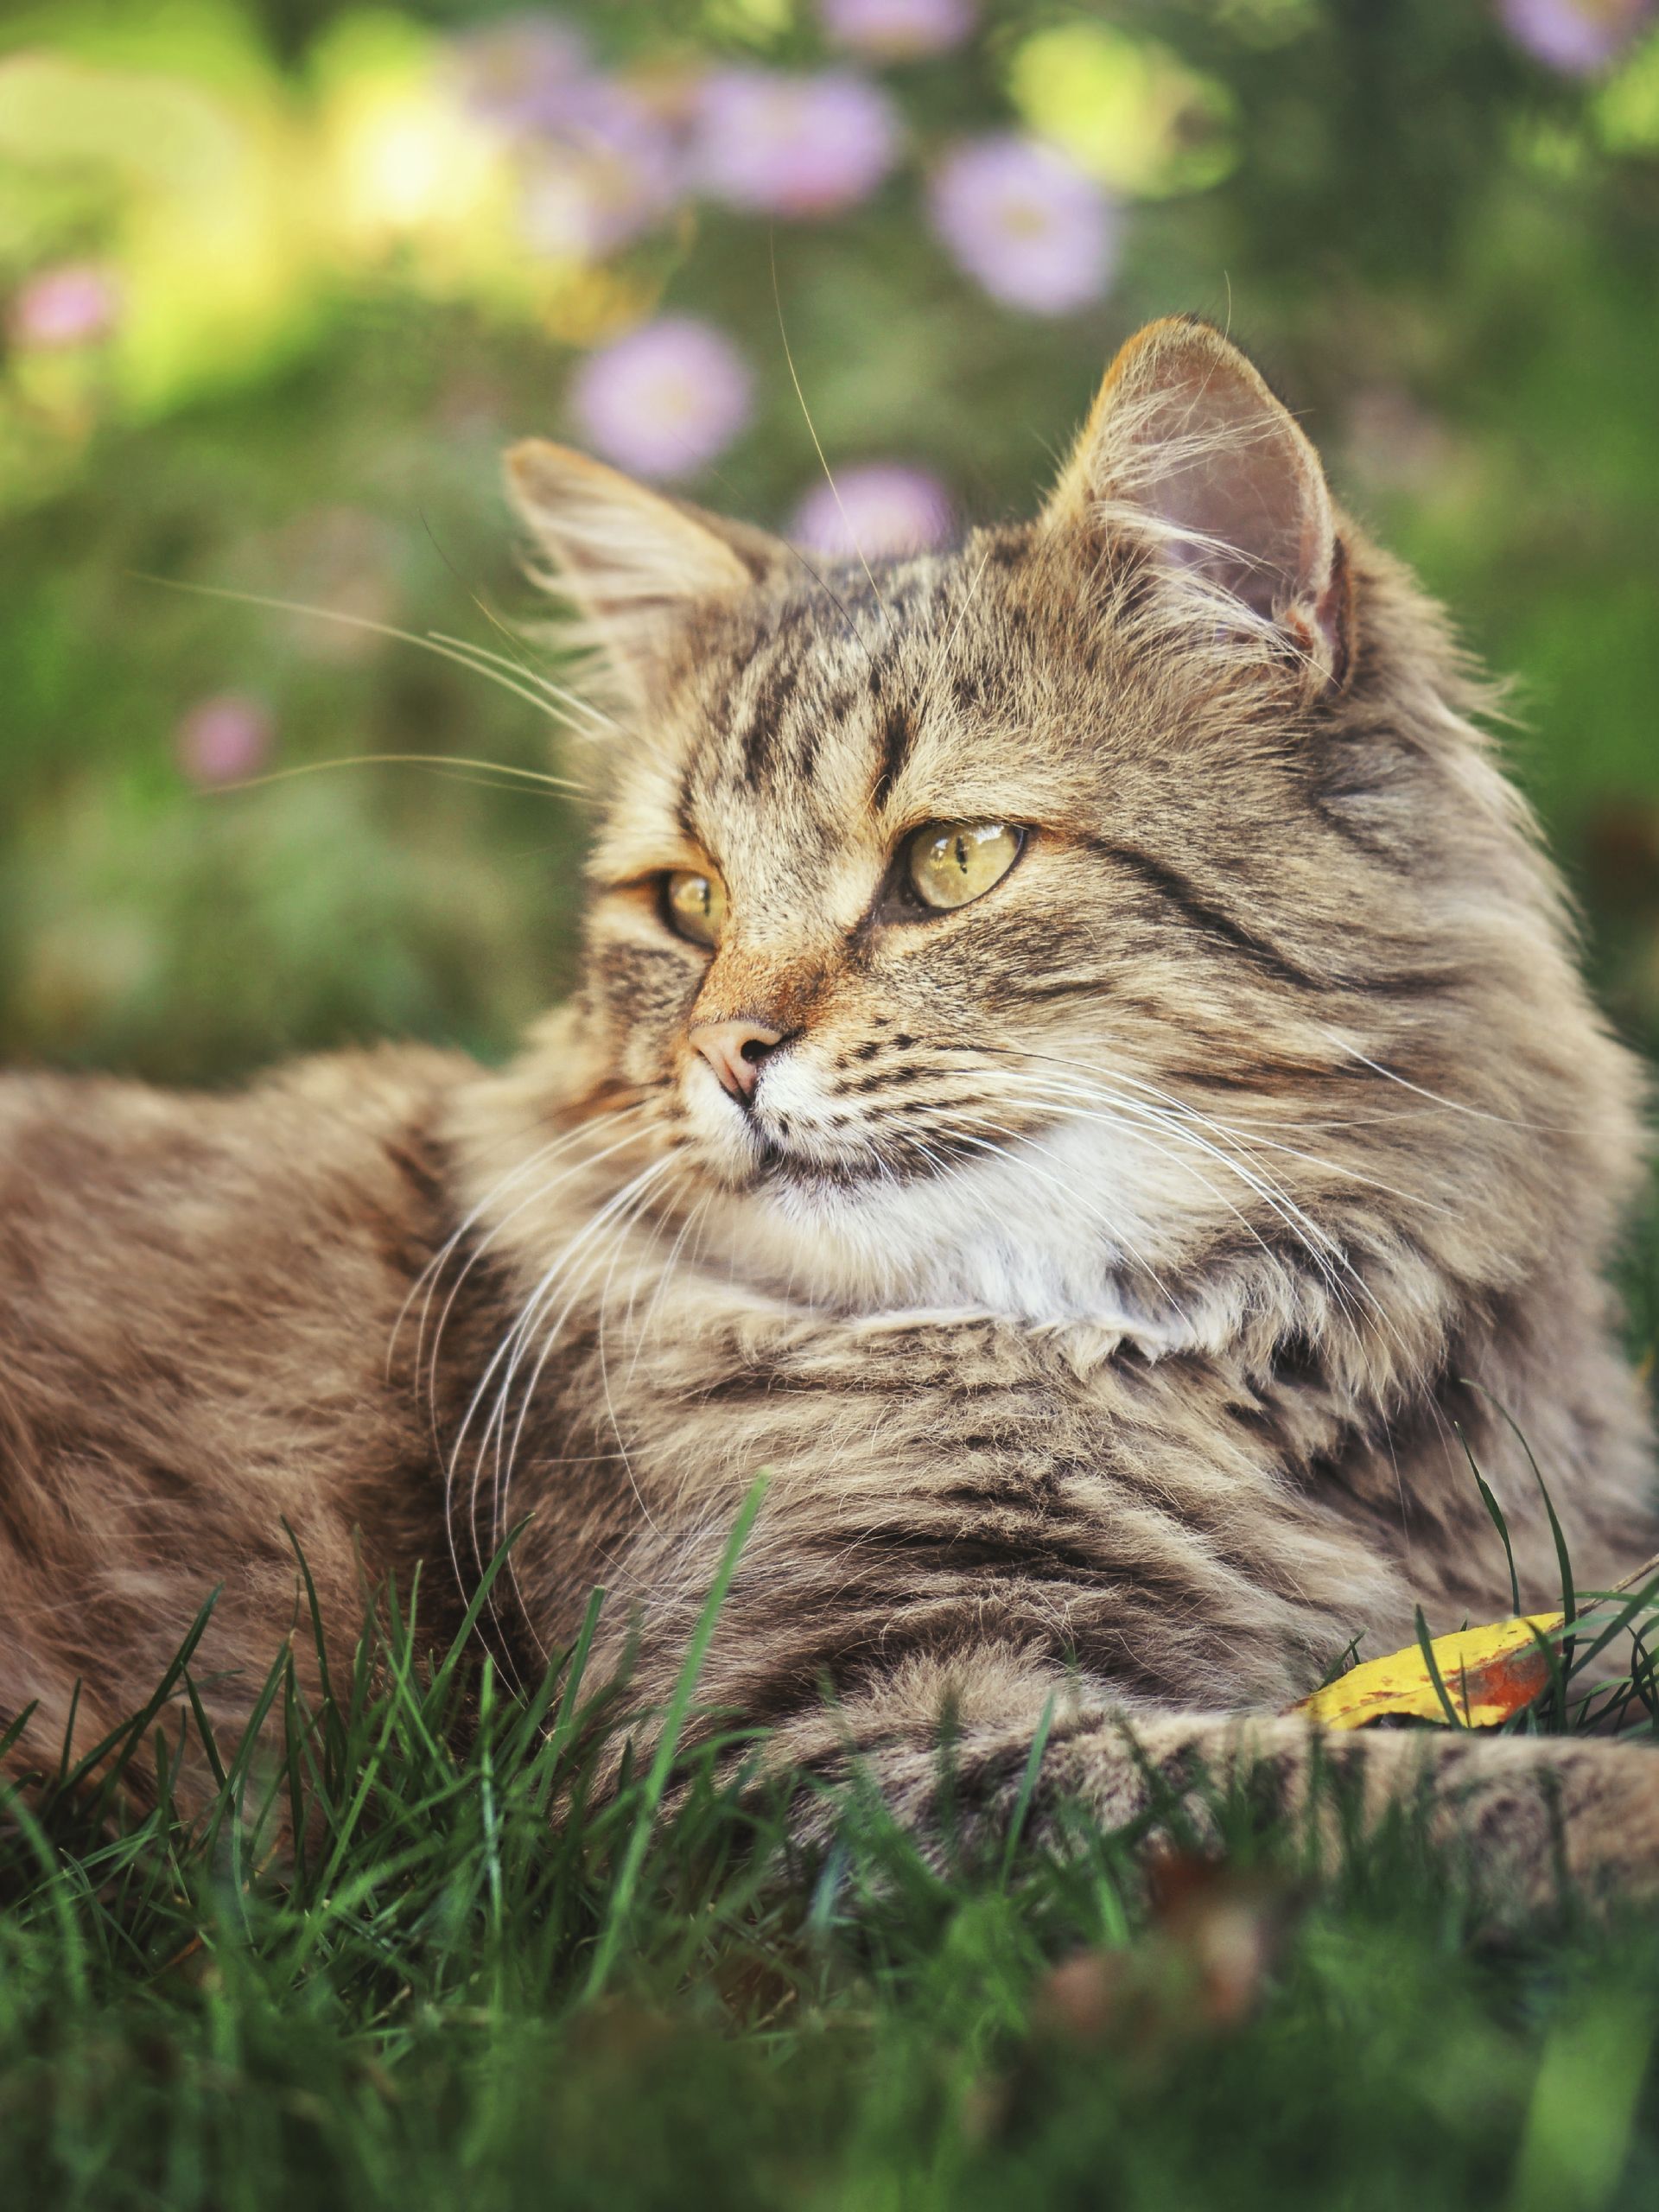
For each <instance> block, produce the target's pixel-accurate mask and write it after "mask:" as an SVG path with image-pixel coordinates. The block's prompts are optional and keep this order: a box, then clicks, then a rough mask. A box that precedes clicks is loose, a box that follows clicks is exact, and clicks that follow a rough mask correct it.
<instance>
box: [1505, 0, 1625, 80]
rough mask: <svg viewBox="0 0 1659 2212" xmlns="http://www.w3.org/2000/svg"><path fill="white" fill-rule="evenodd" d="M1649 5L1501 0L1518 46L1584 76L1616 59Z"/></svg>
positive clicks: (1578, 0) (1604, 0)
mask: <svg viewBox="0 0 1659 2212" xmlns="http://www.w3.org/2000/svg"><path fill="white" fill-rule="evenodd" d="M1653 10H1654V0H1501V4H1500V7H1499V10H1498V12H1499V14H1500V15H1501V16H1502V17H1503V23H1504V27H1505V29H1507V30H1508V32H1509V34H1510V37H1511V38H1513V39H1514V40H1515V41H1516V44H1517V45H1520V46H1524V47H1525V48H1526V49H1527V51H1528V53H1529V54H1535V55H1536V56H1537V58H1538V60H1540V61H1547V62H1548V64H1549V66H1550V67H1551V68H1552V69H1560V70H1561V71H1563V72H1564V73H1566V74H1567V75H1568V76H1571V77H1588V76H1591V75H1593V73H1595V72H1596V71H1597V70H1598V69H1602V68H1605V67H1606V65H1607V64H1608V63H1609V62H1610V61H1611V60H1616V59H1617V57H1618V55H1619V54H1622V53H1623V52H1624V48H1626V47H1627V46H1628V45H1629V44H1630V41H1631V40H1632V39H1633V38H1635V36H1636V35H1637V32H1638V31H1639V30H1640V29H1641V28H1642V26H1643V23H1644V22H1646V21H1647V20H1648V18H1649V16H1651V15H1652V13H1653Z"/></svg>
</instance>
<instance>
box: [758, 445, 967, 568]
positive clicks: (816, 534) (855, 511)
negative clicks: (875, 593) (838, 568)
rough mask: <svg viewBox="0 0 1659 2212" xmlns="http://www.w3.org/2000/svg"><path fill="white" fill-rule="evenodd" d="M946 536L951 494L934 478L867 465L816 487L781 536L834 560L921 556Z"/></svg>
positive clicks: (901, 467)
mask: <svg viewBox="0 0 1659 2212" xmlns="http://www.w3.org/2000/svg"><path fill="white" fill-rule="evenodd" d="M949 535H950V493H948V492H947V491H946V490H945V488H944V485H943V484H941V483H940V481H939V480H938V477H937V476H934V475H931V474H929V472H928V471H927V470H926V469H925V468H917V467H912V465H911V464H910V463H909V462H907V461H866V462H865V463H864V464H863V466H862V467H859V468H845V469H842V471H841V473H840V474H838V475H837V477H836V484H835V489H834V491H831V489H830V488H829V485H828V484H818V485H815V486H814V487H813V488H812V490H811V491H810V492H809V493H807V494H806V496H805V498H804V499H803V500H802V501H801V503H800V505H798V507H797V508H796V510H795V512H794V513H793V515H792V516H791V518H790V520H789V524H788V527H787V529H786V531H785V536H786V537H790V538H791V539H792V540H793V541H794V543H796V544H798V545H804V546H805V547H806V549H807V550H808V551H809V552H814V553H827V554H828V555H829V556H830V558H831V559H832V560H856V559H858V558H859V557H860V556H862V558H863V559H865V560H867V561H875V560H880V559H882V558H884V557H886V556H894V555H899V554H903V553H924V552H925V551H926V550H928V548H929V547H930V546H933V545H938V544H939V543H941V542H942V541H943V540H944V538H946V537H949Z"/></svg>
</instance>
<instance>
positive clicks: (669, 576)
mask: <svg viewBox="0 0 1659 2212" xmlns="http://www.w3.org/2000/svg"><path fill="white" fill-rule="evenodd" d="M506 475H507V491H508V494H509V496H510V498H511V499H512V504H513V505H514V507H515V508H516V509H517V511H518V515H519V518H520V519H521V520H522V521H523V522H524V524H525V525H526V527H527V528H528V529H529V531H530V533H531V538H532V540H533V541H534V543H535V546H536V548H537V552H538V553H539V555H540V556H542V564H543V565H542V571H541V573H542V580H543V582H545V583H546V584H547V585H548V587H549V588H550V589H551V590H553V591H555V592H556V593H557V594H558V595H559V596H560V597H561V598H563V599H565V600H568V601H569V602H570V604H571V605H572V606H573V607H574V608H575V612H576V614H577V617H578V620H579V626H580V627H579V632H578V635H579V639H580V640H581V641H582V642H584V643H586V644H588V645H592V646H594V647H595V648H597V649H598V650H599V652H601V653H602V655H603V656H604V658H605V660H606V661H607V664H609V668H610V671H611V672H612V674H613V677H615V679H616V680H617V682H618V683H619V684H620V686H621V689H622V690H623V692H624V694H625V696H627V697H629V698H631V699H632V700H634V701H636V702H639V701H641V700H643V699H645V697H646V696H649V693H650V690H651V688H652V671H653V669H654V668H655V666H656V665H657V664H658V663H659V661H660V659H661V657H662V656H663V654H664V652H667V651H669V650H671V648H672V645H673V642H674V639H675V636H676V633H677V631H678V630H679V629H680V627H681V626H683V624H684V623H686V622H687V621H689V620H691V619H692V617H693V616H694V615H695V614H696V612H697V611H698V610H699V609H700V608H704V607H709V606H710V605H712V604H715V603H717V602H719V601H727V600H731V599H734V598H736V597H737V596H738V595H739V594H741V593H743V592H746V591H748V590H750V589H751V588H753V586H754V585H755V584H756V583H758V582H760V580H761V578H762V577H763V576H765V575H766V574H767V572H768V571H769V570H770V569H772V568H773V567H774V566H775V565H776V564H777V563H779V562H780V561H782V560H783V559H784V558H785V557H786V556H785V550H784V548H783V546H782V545H781V544H780V543H779V542H778V541H777V540H776V539H774V538H772V537H767V535H766V532H765V531H759V530H752V529H750V528H748V527H747V525H746V524H741V523H728V522H725V521H722V520H721V519H720V518H717V517H715V516H714V515H708V514H704V513H703V512H702V510H701V509H700V508H697V507H693V506H690V505H686V504H685V503H684V502H683V501H681V500H677V499H664V497H663V496H662V494H661V493H658V492H650V491H647V490H646V489H645V486H643V485H641V484H636V483H634V482H633V481H632V479H631V478H629V477H626V476H623V475H621V474H619V473H618V472H617V470H615V469H613V468H607V467H605V465H604V464H603V462H601V461H590V460H589V459H588V456H587V454H581V453H575V452H573V451H572V450H571V448H569V446H558V445H553V444H550V443H549V442H548V441H547V440H545V439H543V438H526V439H525V440H524V442H522V443H521V444H518V445H516V446H514V447H513V448H512V449H511V450H510V452H509V453H508V454H507V456H506Z"/></svg>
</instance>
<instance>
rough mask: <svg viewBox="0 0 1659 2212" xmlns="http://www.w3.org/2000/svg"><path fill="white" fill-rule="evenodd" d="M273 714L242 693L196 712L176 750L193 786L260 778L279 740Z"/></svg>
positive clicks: (179, 734) (182, 728)
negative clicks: (258, 775) (272, 746)
mask: <svg viewBox="0 0 1659 2212" xmlns="http://www.w3.org/2000/svg"><path fill="white" fill-rule="evenodd" d="M276 734H277V728H276V724H275V723H274V722H273V721H272V720H271V717H270V709H268V708H266V707H264V706H262V705H261V704H260V702H258V700H257V699H250V698H249V697H247V696H246V695H245V693H243V692H240V691H221V692H220V693H219V695H218V696H216V697H214V698H212V699H203V700H202V701H200V703H199V704H198V705H196V706H194V707H192V708H191V709H190V711H189V713H188V715H186V716H185V717H184V720H183V721H181V723H180V724H179V727H178V729H177V731H176V733H175V736H174V741H173V749H174V752H175V756H176V758H177V760H178V763H179V766H180V767H181V768H182V769H183V771H184V772H185V774H186V775H187V776H188V777H189V779H190V780H191V782H192V783H193V784H202V785H214V784H238V783H240V782H241V781H242V780H243V779H244V778H245V777H248V776H251V775H254V774H257V772H258V770H259V769H260V768H261V767H262V766H264V762H265V760H266V759H267V758H268V756H269V754H270V748H271V745H272V743H273V741H274V740H275V738H276Z"/></svg>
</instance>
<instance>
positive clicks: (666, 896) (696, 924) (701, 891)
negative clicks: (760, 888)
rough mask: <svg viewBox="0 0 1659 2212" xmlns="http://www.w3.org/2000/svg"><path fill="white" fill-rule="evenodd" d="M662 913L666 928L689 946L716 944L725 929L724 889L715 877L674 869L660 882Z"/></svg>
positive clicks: (688, 869) (690, 870)
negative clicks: (677, 934)
mask: <svg viewBox="0 0 1659 2212" xmlns="http://www.w3.org/2000/svg"><path fill="white" fill-rule="evenodd" d="M663 911H664V913H665V914H666V915H667V917H668V923H669V927H670V928H671V929H673V930H677V931H678V932H679V934H680V935H681V936H682V937H685V938H690V940H691V942H692V944H719V943H720V933H721V930H723V929H724V928H725V926H726V887H725V885H724V884H723V883H722V882H721V880H720V878H719V877H718V876H717V875H703V874H700V873H699V872H698V871H697V870H696V868H676V869H675V870H674V872H673V874H671V875H669V876H666V877H664V881H663Z"/></svg>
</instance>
